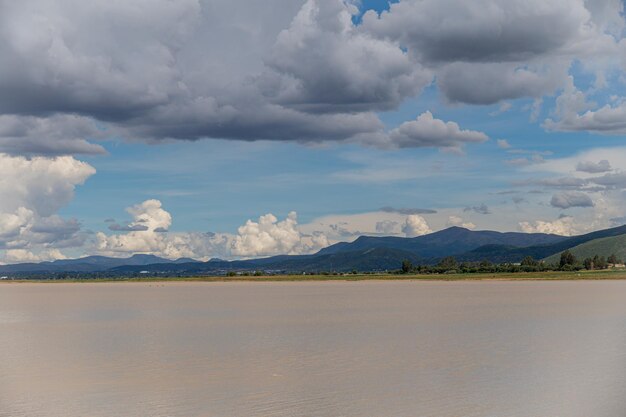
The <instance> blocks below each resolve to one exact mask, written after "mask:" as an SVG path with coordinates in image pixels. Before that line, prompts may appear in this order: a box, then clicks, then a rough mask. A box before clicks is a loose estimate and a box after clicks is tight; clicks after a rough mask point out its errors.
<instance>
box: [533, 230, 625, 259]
mask: <svg viewBox="0 0 626 417" xmlns="http://www.w3.org/2000/svg"><path fill="white" fill-rule="evenodd" d="M569 252H570V253H571V254H572V255H573V256H575V257H576V258H578V259H583V260H584V259H586V258H593V257H594V256H596V255H598V256H600V257H602V256H604V257H605V258H607V262H608V263H611V264H619V263H621V262H610V261H609V260H608V258H609V257H610V256H611V255H615V258H616V259H615V260H620V259H621V260H623V259H626V235H619V236H611V237H604V238H600V239H594V240H591V241H588V242H585V243H583V244H581V245H577V246H574V247H571V248H569ZM560 256H561V255H560V253H556V254H554V255H552V256H549V257H547V258H545V259H544V261H545V262H546V263H549V264H551V263H557V262H558V261H559V258H560Z"/></svg>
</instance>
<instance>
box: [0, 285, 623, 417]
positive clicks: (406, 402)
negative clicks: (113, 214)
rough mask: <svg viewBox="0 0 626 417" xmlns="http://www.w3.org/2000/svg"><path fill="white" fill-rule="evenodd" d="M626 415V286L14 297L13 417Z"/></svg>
mask: <svg viewBox="0 0 626 417" xmlns="http://www.w3.org/2000/svg"><path fill="white" fill-rule="evenodd" d="M625 415H626V282H623V281H621V282H456V283H444V282H352V283H347V282H322V283H302V282H301V283H204V284H203V283H170V284H145V283H141V284H136V283H134V284H131V283H120V284H54V285H52V284H51V285H46V284H35V285H32V284H6V285H4V284H3V285H0V416H2V417H20V416H29V417H30V416H42V417H43V416H45V417H56V416H59V417H60V416H63V417H74V416H76V417H79V416H80V417H84V416H93V417H100V416H150V417H158V416H168V417H170V416H175V417H193V416H227V417H236V416H241V417H254V416H264V417H265V416H285V417H287V416H289V417H295V416H302V417H304V416H307V417H309V416H311V417H313V416H320V417H321V416H333V417H334V416H359V417H369V416H371V417H374V416H376V417H380V416H420V417H421V416H424V417H444V416H445V417H461V416H463V417H465V416H468V417H469V416H480V417H484V416H494V417H522V416H523V417H559V416H563V417H622V416H625Z"/></svg>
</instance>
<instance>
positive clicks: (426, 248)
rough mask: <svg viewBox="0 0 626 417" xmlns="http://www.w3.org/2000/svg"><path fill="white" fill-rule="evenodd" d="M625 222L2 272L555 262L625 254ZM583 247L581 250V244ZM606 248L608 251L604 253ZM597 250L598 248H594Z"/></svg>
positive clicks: (94, 260) (455, 230)
mask: <svg viewBox="0 0 626 417" xmlns="http://www.w3.org/2000/svg"><path fill="white" fill-rule="evenodd" d="M622 244H626V225H625V226H620V227H616V228H611V229H605V230H600V231H596V232H592V233H588V234H584V235H580V236H573V237H565V236H558V235H553V234H543V233H517V232H508V233H501V232H494V231H472V230H468V229H464V228H462V227H450V228H448V229H444V230H441V231H438V232H435V233H431V234H427V235H424V236H419V237H414V238H400V237H372V236H361V237H359V238H358V239H356V240H355V241H353V242H340V243H337V244H334V245H331V246H329V247H327V248H324V249H322V250H320V251H319V252H318V253H315V254H312V255H293V256H290V255H280V256H273V257H269V258H261V259H250V260H235V261H225V260H221V259H211V260H209V261H207V262H200V261H195V260H193V259H189V258H181V259H177V260H175V261H172V260H168V259H164V258H159V257H157V256H154V255H142V254H137V255H133V256H131V257H130V258H110V257H104V256H88V257H85V258H80V259H68V260H57V261H52V262H41V263H23V264H13V265H2V266H0V274H2V275H5V276H8V275H18V276H42V275H48V274H50V275H57V276H58V275H63V274H79V275H85V276H89V275H97V276H102V275H104V276H125V275H134V274H141V273H143V274H171V275H205V274H206V275H209V274H223V273H226V272H229V271H255V270H263V271H268V272H291V273H296V272H319V271H337V272H347V271H353V270H356V271H362V272H369V271H384V270H394V269H398V268H399V267H400V265H401V263H402V261H403V260H409V261H411V262H412V263H413V264H434V263H436V262H438V260H440V259H441V258H443V257H446V256H454V257H455V258H456V259H457V260H459V261H467V262H471V261H482V260H488V261H491V262H498V263H501V262H520V261H521V260H522V259H523V258H524V257H525V256H532V257H533V258H535V259H546V258H547V259H548V260H549V261H553V260H554V259H555V258H554V257H553V258H551V256H553V255H554V256H557V255H558V254H560V253H561V252H562V251H564V250H566V249H572V250H578V251H580V253H583V252H584V253H587V252H589V251H598V252H599V253H597V254H598V255H601V256H608V255H610V254H611V253H616V254H622V253H623V254H624V255H625V256H626V248H625V247H624V246H622ZM580 247H582V248H583V249H582V250H580V249H579V248H580ZM604 252H607V253H604ZM594 254H595V253H594Z"/></svg>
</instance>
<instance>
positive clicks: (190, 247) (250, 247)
mask: <svg viewBox="0 0 626 417" xmlns="http://www.w3.org/2000/svg"><path fill="white" fill-rule="evenodd" d="M127 211H128V212H129V213H130V214H131V215H132V216H133V220H132V221H131V222H130V223H129V226H130V227H131V228H132V227H133V226H135V225H144V226H146V227H147V228H146V229H145V230H131V231H129V232H127V233H121V234H113V235H106V234H104V233H102V232H100V233H98V234H97V236H96V239H97V242H96V250H97V251H98V253H101V254H104V255H112V256H126V255H130V254H134V253H150V254H154V255H157V256H162V257H165V258H170V259H177V258H181V257H191V258H196V259H208V258H212V257H224V258H252V257H261V256H271V255H282V254H290V255H299V254H307V253H312V252H316V251H318V250H319V249H321V248H323V247H326V246H328V245H329V241H328V239H327V238H326V236H325V235H324V234H322V233H318V232H314V233H309V234H305V233H303V232H302V231H301V230H300V229H299V227H298V222H297V215H296V213H295V212H291V213H289V215H288V216H287V218H286V219H285V220H282V221H279V220H278V219H277V218H276V217H275V216H274V215H272V214H266V215H264V216H261V217H260V218H259V219H258V221H253V220H248V221H247V222H246V223H245V224H244V225H243V226H241V227H239V229H238V231H237V234H234V235H233V234H228V233H199V232H167V231H166V230H167V229H168V228H169V227H170V226H171V224H172V217H171V215H170V213H169V212H167V211H166V210H164V209H163V208H162V206H161V202H160V201H158V200H147V201H144V202H143V203H141V204H137V205H135V206H132V207H130V208H129V209H128V210H127Z"/></svg>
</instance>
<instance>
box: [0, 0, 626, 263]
mask: <svg viewBox="0 0 626 417" xmlns="http://www.w3.org/2000/svg"><path fill="white" fill-rule="evenodd" d="M623 9H624V5H623V2H622V1H616V0H553V1H550V2H545V1H543V0H475V1H472V2H467V1H462V0H400V1H394V2H391V3H389V2H387V1H380V0H376V1H374V0H372V1H367V0H363V1H346V0H268V1H265V2H258V1H249V0H246V1H244V0H241V1H237V2H233V1H229V0H180V1H176V2H171V1H168V0H127V1H117V0H114V1H111V0H94V1H90V2H88V3H86V2H80V1H77V0H62V1H59V0H54V1H52V0H33V1H29V2H10V1H2V0H0V31H1V33H2V36H0V263H14V262H33V261H43V260H54V259H62V258H67V257H79V256H85V255H106V256H117V257H125V256H130V255H132V254H134V253H150V254H155V255H158V256H163V257H166V258H171V259H176V258H180V257H191V258H195V259H203V260H206V259H210V258H215V257H218V258H224V259H240V258H252V257H261V256H272V255H276V254H306V253H314V252H316V251H317V250H319V249H320V248H322V247H325V246H328V245H330V244H333V243H336V242H339V241H351V240H354V239H356V238H358V237H359V236H361V235H371V236H401V237H414V236H419V235H423V234H427V233H432V232H434V231H437V230H441V229H444V228H447V227H450V226H460V227H465V228H468V229H473V230H498V231H518V232H540V233H554V234H560V235H568V236H569V235H576V234H582V233H586V232H589V231H593V230H598V229H603V228H608V227H613V226H618V225H621V224H624V223H626V208H625V207H626V204H625V203H626V194H625V190H626V143H625V142H624V135H625V134H626V100H625V97H626V88H625V87H626V76H625V74H624V70H625V69H626V39H624V36H625V35H626V32H625V21H624V14H623V12H624V10H623Z"/></svg>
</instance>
